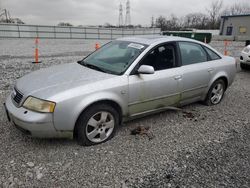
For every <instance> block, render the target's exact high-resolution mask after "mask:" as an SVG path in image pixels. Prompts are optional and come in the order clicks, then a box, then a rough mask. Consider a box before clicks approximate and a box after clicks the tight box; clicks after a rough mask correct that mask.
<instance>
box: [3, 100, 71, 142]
mask: <svg viewBox="0 0 250 188" xmlns="http://www.w3.org/2000/svg"><path fill="white" fill-rule="evenodd" d="M5 108H6V114H7V117H8V119H9V121H10V122H12V123H13V124H14V125H15V126H16V127H17V128H18V129H19V130H21V131H22V132H24V133H26V134H28V135H31V136H32V137H40V138H55V137H72V136H69V133H68V132H63V131H57V130H56V129H55V127H54V124H53V114H52V113H38V112H34V111H30V110H28V109H26V108H23V107H19V108H18V107H16V106H15V105H14V104H13V102H12V99H11V96H8V98H7V100H6V103H5Z"/></svg>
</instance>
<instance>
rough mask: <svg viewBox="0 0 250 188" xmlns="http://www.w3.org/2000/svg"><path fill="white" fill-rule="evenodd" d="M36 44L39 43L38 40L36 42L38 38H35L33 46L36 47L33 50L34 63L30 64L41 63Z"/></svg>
mask: <svg viewBox="0 0 250 188" xmlns="http://www.w3.org/2000/svg"><path fill="white" fill-rule="evenodd" d="M38 43H39V40H38V37H36V39H35V45H36V48H35V61H34V62H32V63H41V61H39V60H38V59H39V52H38Z"/></svg>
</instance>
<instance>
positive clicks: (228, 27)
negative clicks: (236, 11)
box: [220, 14, 250, 41]
mask: <svg viewBox="0 0 250 188" xmlns="http://www.w3.org/2000/svg"><path fill="white" fill-rule="evenodd" d="M220 35H223V36H231V37H233V38H234V40H239V41H246V40H250V14H244V15H231V16H222V17H221V25H220Z"/></svg>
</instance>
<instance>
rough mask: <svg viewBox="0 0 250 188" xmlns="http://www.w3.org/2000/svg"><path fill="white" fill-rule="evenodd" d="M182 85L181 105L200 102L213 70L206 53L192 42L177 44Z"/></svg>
mask: <svg viewBox="0 0 250 188" xmlns="http://www.w3.org/2000/svg"><path fill="white" fill-rule="evenodd" d="M179 49H180V54H181V62H182V73H183V75H182V76H183V85H182V92H181V104H187V103H190V102H194V101H197V100H200V99H201V97H202V96H203V94H204V92H205V91H206V89H207V87H208V83H209V81H210V79H211V73H212V72H213V68H212V67H211V63H210V62H209V61H208V60H209V59H208V55H207V52H206V51H205V50H204V48H203V47H202V46H201V45H200V44H198V43H194V42H179Z"/></svg>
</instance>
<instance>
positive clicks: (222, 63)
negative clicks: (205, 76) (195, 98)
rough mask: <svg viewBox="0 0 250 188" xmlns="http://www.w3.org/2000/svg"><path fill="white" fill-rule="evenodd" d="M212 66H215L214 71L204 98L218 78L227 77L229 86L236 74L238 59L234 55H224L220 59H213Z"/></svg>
mask: <svg viewBox="0 0 250 188" xmlns="http://www.w3.org/2000/svg"><path fill="white" fill-rule="evenodd" d="M211 67H212V68H214V71H213V72H212V73H211V79H210V82H209V84H208V88H207V90H206V92H205V93H204V96H203V99H205V98H206V95H207V92H208V90H209V89H210V87H211V85H212V84H213V83H214V82H215V81H216V80H217V79H219V78H222V77H225V78H226V79H227V82H228V87H229V86H230V85H231V84H232V83H233V81H234V78H235V75H236V60H235V58H233V57H229V56H222V58H221V59H219V60H215V61H211Z"/></svg>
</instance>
